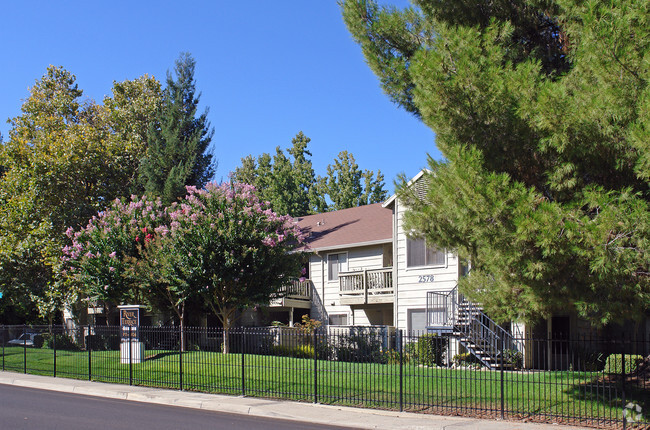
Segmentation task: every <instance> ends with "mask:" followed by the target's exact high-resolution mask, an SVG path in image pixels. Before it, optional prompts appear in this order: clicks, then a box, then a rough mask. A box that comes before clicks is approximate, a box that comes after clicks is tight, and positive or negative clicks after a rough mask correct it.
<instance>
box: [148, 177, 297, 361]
mask: <svg viewBox="0 0 650 430" xmlns="http://www.w3.org/2000/svg"><path fill="white" fill-rule="evenodd" d="M188 191H189V194H188V195H187V196H186V197H185V199H184V200H183V201H182V202H180V203H174V204H172V206H171V207H170V208H168V216H169V219H170V224H169V234H168V235H166V236H165V237H162V238H160V240H159V241H157V244H156V246H153V247H150V248H148V250H147V260H148V262H149V264H150V271H151V272H152V273H156V275H155V276H156V277H157V282H158V283H159V284H160V285H166V286H169V288H170V289H172V288H176V289H178V290H179V291H180V293H179V291H176V290H171V291H172V292H171V293H170V296H172V297H176V298H178V302H179V303H181V305H182V300H181V299H182V298H188V297H191V296H197V295H198V296H199V297H201V298H202V299H203V301H204V302H205V303H206V305H207V306H209V307H210V309H211V310H212V311H213V312H214V313H215V314H216V315H217V316H218V317H219V319H220V320H221V322H222V324H223V328H224V330H225V331H226V338H225V341H224V352H226V353H227V352H228V340H227V331H228V330H229V329H230V328H231V326H232V324H233V323H234V321H235V316H236V311H238V310H243V309H245V308H247V307H252V306H255V305H258V304H266V303H268V301H269V299H270V298H271V297H273V296H274V295H277V294H278V293H279V291H280V289H281V287H283V286H285V285H286V284H287V283H288V282H290V281H291V279H293V278H295V277H297V276H299V275H300V269H301V256H300V254H299V253H292V252H291V251H292V250H294V249H295V248H296V247H297V246H300V244H301V243H302V235H301V232H300V230H299V229H298V228H297V227H296V226H295V225H294V224H293V223H292V222H291V217H289V216H288V215H284V216H279V215H277V214H276V213H275V212H273V211H272V210H271V209H269V208H268V207H266V204H265V203H261V202H260V201H259V199H258V198H257V196H256V195H255V193H254V188H253V187H252V186H251V185H247V184H239V183H232V184H229V183H224V184H222V185H216V184H214V183H209V184H208V185H207V186H206V188H205V189H202V190H199V189H196V188H194V187H188ZM183 300H185V299H183ZM180 312H183V308H182V306H181V308H180ZM181 321H182V320H181Z"/></svg>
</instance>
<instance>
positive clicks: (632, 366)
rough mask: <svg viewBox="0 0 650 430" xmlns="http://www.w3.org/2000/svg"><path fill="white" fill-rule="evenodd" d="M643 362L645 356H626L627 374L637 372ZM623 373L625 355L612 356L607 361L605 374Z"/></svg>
mask: <svg viewBox="0 0 650 430" xmlns="http://www.w3.org/2000/svg"><path fill="white" fill-rule="evenodd" d="M642 362H643V356H641V355H635V354H625V373H632V372H634V371H636V369H637V368H638V367H639V364H641V363H642ZM622 371H623V355H622V354H611V355H610V356H609V357H607V361H605V373H619V374H620V373H621V372H622Z"/></svg>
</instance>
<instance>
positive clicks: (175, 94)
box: [140, 53, 214, 204]
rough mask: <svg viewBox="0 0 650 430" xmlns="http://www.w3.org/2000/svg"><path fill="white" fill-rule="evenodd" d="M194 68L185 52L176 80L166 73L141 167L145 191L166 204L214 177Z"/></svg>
mask: <svg viewBox="0 0 650 430" xmlns="http://www.w3.org/2000/svg"><path fill="white" fill-rule="evenodd" d="M195 65H196V62H195V61H194V59H193V58H192V57H191V56H190V55H189V54H188V53H184V54H181V56H180V57H179V59H178V60H176V65H175V69H174V72H175V75H176V76H175V79H174V77H173V76H172V74H171V73H169V72H168V73H167V88H166V89H165V90H164V94H163V102H162V105H161V107H160V109H159V111H158V115H157V118H156V121H154V122H153V123H152V125H151V127H150V128H149V133H148V140H149V142H148V143H149V146H148V148H147V155H146V157H145V158H144V160H143V161H142V165H141V167H140V170H141V172H140V178H141V182H142V183H143V184H144V188H145V191H146V192H147V193H148V194H151V195H154V196H159V197H161V199H162V201H163V203H164V204H169V203H171V202H173V201H176V200H177V199H178V198H180V197H182V196H185V194H186V191H185V187H186V186H188V185H192V186H197V187H202V186H203V185H205V183H206V182H207V181H208V180H210V178H211V177H212V176H213V174H214V164H213V162H212V154H210V153H209V152H208V147H209V145H210V142H211V140H212V135H213V130H211V129H210V124H209V122H208V120H207V114H208V109H206V110H205V111H204V112H203V113H202V114H200V115H198V116H197V109H198V104H199V99H200V94H198V95H197V94H196V83H195V80H194V68H195Z"/></svg>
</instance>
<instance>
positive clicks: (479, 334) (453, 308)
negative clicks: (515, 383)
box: [427, 286, 523, 368]
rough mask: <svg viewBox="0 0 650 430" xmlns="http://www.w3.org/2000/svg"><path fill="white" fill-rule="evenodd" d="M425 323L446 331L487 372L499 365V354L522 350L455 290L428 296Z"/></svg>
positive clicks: (520, 346)
mask: <svg viewBox="0 0 650 430" xmlns="http://www.w3.org/2000/svg"><path fill="white" fill-rule="evenodd" d="M427 323H428V326H430V327H447V328H450V329H451V330H452V333H453V335H454V336H455V337H457V338H458V340H459V342H460V343H461V344H462V345H463V346H464V347H465V348H467V350H468V351H469V352H470V353H471V354H472V355H473V356H474V357H476V358H477V359H478V360H479V361H480V362H481V363H483V365H485V366H486V367H489V368H493V367H498V366H499V365H500V358H501V351H502V350H503V351H505V350H518V351H522V350H523V349H522V348H523V346H522V345H521V340H520V339H516V338H515V337H513V336H512V334H511V333H510V332H508V331H507V330H505V329H504V328H503V327H501V326H500V325H498V324H497V323H496V322H495V321H494V320H492V319H491V318H490V317H489V316H487V315H486V314H485V312H483V308H482V307H481V306H480V305H478V304H476V303H473V302H471V301H469V300H467V299H466V298H465V297H464V296H463V295H462V294H460V293H459V292H458V286H455V287H454V288H453V289H452V290H451V291H448V292H435V291H429V292H428V294H427ZM502 340H503V345H501V341H502Z"/></svg>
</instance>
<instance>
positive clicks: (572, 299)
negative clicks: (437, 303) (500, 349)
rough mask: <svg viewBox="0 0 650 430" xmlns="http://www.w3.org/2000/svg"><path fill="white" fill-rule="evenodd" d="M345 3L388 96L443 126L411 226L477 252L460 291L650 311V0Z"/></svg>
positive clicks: (636, 313) (558, 308)
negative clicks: (437, 155)
mask: <svg viewBox="0 0 650 430" xmlns="http://www.w3.org/2000/svg"><path fill="white" fill-rule="evenodd" d="M413 3H414V4H415V5H416V6H417V7H418V8H407V9H405V10H398V9H395V8H389V7H388V8H387V7H379V6H378V5H377V4H376V3H375V2H374V1H370V0H345V1H344V2H343V3H342V12H343V17H344V20H345V22H346V24H347V26H348V29H349V30H350V32H351V33H352V35H353V37H354V38H355V39H356V40H357V41H358V43H359V44H360V45H361V48H362V50H363V53H364V55H365V57H366V60H367V62H368V64H369V66H370V67H371V68H372V69H373V71H374V72H375V73H376V74H377V76H378V77H379V79H380V81H381V85H382V87H383V89H384V90H385V92H386V93H387V94H388V96H389V97H390V98H391V99H392V100H393V101H394V102H396V103H397V104H399V105H400V106H401V107H403V108H404V109H406V110H407V111H409V112H411V113H413V114H415V115H416V116H417V117H419V118H421V119H422V121H423V122H424V123H426V124H427V125H428V126H430V127H431V128H432V129H433V130H434V131H435V133H436V144H437V145H438V147H439V149H440V151H441V152H442V154H443V155H444V157H445V162H443V163H439V162H435V161H433V160H431V161H430V166H431V171H432V172H431V174H428V175H427V177H426V178H425V180H426V182H427V183H428V187H429V189H428V192H427V195H426V197H425V198H424V199H423V200H420V199H419V198H418V196H417V195H416V194H414V193H411V192H410V190H409V188H408V187H406V186H405V183H403V184H402V186H401V191H400V193H401V196H402V198H403V199H404V200H405V201H406V202H407V203H408V204H409V205H410V207H411V209H412V210H411V212H409V213H408V214H407V217H406V227H407V228H414V229H416V230H419V231H420V232H421V233H423V234H424V235H425V236H426V238H427V240H428V241H430V242H431V243H435V244H437V245H438V246H440V247H447V248H450V249H453V250H455V251H457V252H459V253H460V254H461V255H463V256H466V257H469V258H470V259H471V261H472V273H471V274H470V276H468V277H465V278H464V279H463V280H462V281H461V290H463V291H464V292H465V293H466V294H468V295H470V296H471V297H472V298H474V299H475V300H478V301H481V302H483V303H484V305H485V306H486V307H487V309H488V310H489V311H490V312H491V313H493V314H494V315H496V316H498V317H501V318H502V319H504V320H505V319H517V318H519V319H525V320H526V319H528V320H532V319H535V318H537V317H540V316H549V315H551V314H553V313H554V312H563V313H566V312H568V311H572V310H573V311H576V312H577V313H578V314H579V315H581V316H583V317H585V318H587V319H588V320H590V321H592V322H593V323H594V324H604V323H607V322H610V321H615V320H621V319H623V318H629V317H640V316H643V315H644V314H645V312H646V311H647V310H648V308H650V253H649V252H648V245H649V244H650V206H649V201H650V194H649V191H648V190H649V185H650V183H649V179H650V167H649V166H650V150H649V149H650V144H649V142H650V110H649V109H648V106H650V91H649V87H648V82H650V66H649V63H648V61H647V58H648V55H650V44H649V43H648V40H650V26H648V22H650V8H649V7H648V3H647V2H645V1H638V0H622V1H618V2H597V1H587V2H577V1H571V0H555V1H554V0H528V1H526V0H515V1H511V0H496V1H456V0H443V1H434V0H415V1H414V2H413Z"/></svg>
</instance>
